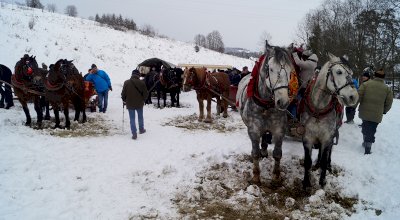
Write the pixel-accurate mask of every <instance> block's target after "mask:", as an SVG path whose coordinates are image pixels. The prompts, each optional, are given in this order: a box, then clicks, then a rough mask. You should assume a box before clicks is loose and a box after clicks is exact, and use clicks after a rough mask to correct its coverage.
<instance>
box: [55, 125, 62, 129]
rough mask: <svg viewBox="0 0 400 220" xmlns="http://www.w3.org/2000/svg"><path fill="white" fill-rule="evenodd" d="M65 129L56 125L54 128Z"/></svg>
mask: <svg viewBox="0 0 400 220" xmlns="http://www.w3.org/2000/svg"><path fill="white" fill-rule="evenodd" d="M57 128H58V129H64V128H63V127H62V126H61V125H55V126H54V127H53V129H57Z"/></svg>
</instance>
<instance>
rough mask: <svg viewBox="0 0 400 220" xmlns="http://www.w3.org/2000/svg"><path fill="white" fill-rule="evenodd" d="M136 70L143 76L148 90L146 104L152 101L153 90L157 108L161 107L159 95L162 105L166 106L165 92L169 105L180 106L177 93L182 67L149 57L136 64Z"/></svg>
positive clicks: (180, 82)
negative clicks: (168, 96) (169, 97)
mask: <svg viewBox="0 0 400 220" xmlns="http://www.w3.org/2000/svg"><path fill="white" fill-rule="evenodd" d="M137 70H138V71H139V72H140V74H141V75H142V76H144V81H145V83H146V87H147V90H148V91H149V96H148V97H147V98H146V104H151V103H152V100H151V97H152V95H151V94H152V93H153V91H154V92H156V95H157V107H158V108H161V106H160V99H161V97H162V98H163V100H164V107H166V105H167V103H166V100H167V93H169V94H170V96H171V107H172V106H176V107H180V104H179V93H180V91H181V87H182V74H183V71H182V69H180V68H177V66H176V65H175V64H172V63H170V62H167V61H165V60H162V59H159V58H150V59H147V60H144V61H143V62H141V63H140V64H138V67H137Z"/></svg>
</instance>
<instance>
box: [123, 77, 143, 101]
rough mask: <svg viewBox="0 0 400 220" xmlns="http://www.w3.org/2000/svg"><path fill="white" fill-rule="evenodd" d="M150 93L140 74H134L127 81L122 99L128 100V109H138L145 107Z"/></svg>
mask: <svg viewBox="0 0 400 220" xmlns="http://www.w3.org/2000/svg"><path fill="white" fill-rule="evenodd" d="M148 94H149V93H148V91H147V88H146V84H145V83H144V82H143V81H142V80H140V79H139V77H138V76H135V75H133V76H132V77H131V78H130V79H129V80H126V81H125V83H124V87H123V88H122V92H121V98H122V101H124V102H126V108H127V109H138V108H143V105H144V101H145V100H146V98H147V96H148Z"/></svg>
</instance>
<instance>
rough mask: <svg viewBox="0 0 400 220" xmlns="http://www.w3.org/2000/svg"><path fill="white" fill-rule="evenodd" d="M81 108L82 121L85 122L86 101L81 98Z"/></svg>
mask: <svg viewBox="0 0 400 220" xmlns="http://www.w3.org/2000/svg"><path fill="white" fill-rule="evenodd" d="M80 107H81V109H80V110H82V123H85V122H86V103H85V100H83V99H81V106H80Z"/></svg>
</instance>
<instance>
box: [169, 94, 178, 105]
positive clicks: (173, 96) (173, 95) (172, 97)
mask: <svg viewBox="0 0 400 220" xmlns="http://www.w3.org/2000/svg"><path fill="white" fill-rule="evenodd" d="M169 94H170V96H171V107H175V102H176V98H175V92H173V91H172V90H171V92H170V93H169Z"/></svg>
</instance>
